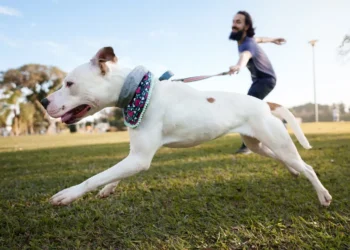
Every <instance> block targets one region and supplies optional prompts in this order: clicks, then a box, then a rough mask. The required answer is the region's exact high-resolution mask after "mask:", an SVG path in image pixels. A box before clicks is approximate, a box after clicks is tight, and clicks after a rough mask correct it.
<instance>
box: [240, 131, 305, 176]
mask: <svg viewBox="0 0 350 250" xmlns="http://www.w3.org/2000/svg"><path fill="white" fill-rule="evenodd" d="M241 137H242V140H243V142H244V144H245V145H246V146H247V147H248V148H249V149H250V150H251V151H253V152H254V153H257V154H259V155H262V156H266V157H269V158H273V159H276V160H278V161H280V160H279V159H278V157H277V156H276V155H275V153H274V152H272V151H271V149H269V148H268V147H267V146H266V145H264V144H262V143H261V142H260V141H259V140H258V139H256V138H253V137H250V136H247V135H241ZM280 162H281V163H282V164H284V165H285V166H286V167H287V169H288V170H289V172H290V173H291V174H292V175H293V176H295V177H298V176H299V172H298V171H296V170H295V169H294V168H292V167H290V166H288V165H286V164H285V163H284V162H283V161H280Z"/></svg>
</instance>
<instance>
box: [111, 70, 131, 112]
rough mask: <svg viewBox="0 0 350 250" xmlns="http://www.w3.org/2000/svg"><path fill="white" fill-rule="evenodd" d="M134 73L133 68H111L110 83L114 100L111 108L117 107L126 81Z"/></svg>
mask: <svg viewBox="0 0 350 250" xmlns="http://www.w3.org/2000/svg"><path fill="white" fill-rule="evenodd" d="M131 71H132V69H131V68H127V67H120V66H114V67H113V68H111V72H110V76H109V77H110V81H111V83H112V84H111V92H110V93H111V94H112V95H113V100H112V102H111V103H110V106H111V107H115V106H116V105H115V104H116V103H117V102H118V98H119V96H120V92H121V90H122V88H123V85H124V82H125V79H126V78H127V76H128V75H129V74H130V72H131Z"/></svg>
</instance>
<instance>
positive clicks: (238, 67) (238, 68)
mask: <svg viewBox="0 0 350 250" xmlns="http://www.w3.org/2000/svg"><path fill="white" fill-rule="evenodd" d="M240 69H241V67H240V66H239V65H235V66H231V67H230V71H229V72H228V73H229V74H230V75H232V74H234V73H236V72H237V74H238V73H239V70H240Z"/></svg>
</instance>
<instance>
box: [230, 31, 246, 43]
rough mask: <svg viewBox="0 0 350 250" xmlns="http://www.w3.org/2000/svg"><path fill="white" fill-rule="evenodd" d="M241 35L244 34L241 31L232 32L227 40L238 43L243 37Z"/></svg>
mask: <svg viewBox="0 0 350 250" xmlns="http://www.w3.org/2000/svg"><path fill="white" fill-rule="evenodd" d="M243 33H244V32H243V30H240V31H237V32H234V31H232V32H231V34H230V36H229V39H230V40H234V41H240V40H241V39H242V37H243Z"/></svg>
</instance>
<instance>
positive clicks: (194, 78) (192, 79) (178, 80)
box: [172, 71, 230, 82]
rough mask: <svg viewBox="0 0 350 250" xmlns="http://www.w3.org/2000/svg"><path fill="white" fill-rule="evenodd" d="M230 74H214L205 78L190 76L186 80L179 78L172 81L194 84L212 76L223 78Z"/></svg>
mask: <svg viewBox="0 0 350 250" xmlns="http://www.w3.org/2000/svg"><path fill="white" fill-rule="evenodd" d="M229 73H230V72H229V71H227V72H222V73H219V74H215V75H205V76H192V77H187V78H180V79H173V80H172V81H175V82H195V81H201V80H204V79H208V78H211V77H214V76H224V75H228V74H229Z"/></svg>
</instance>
